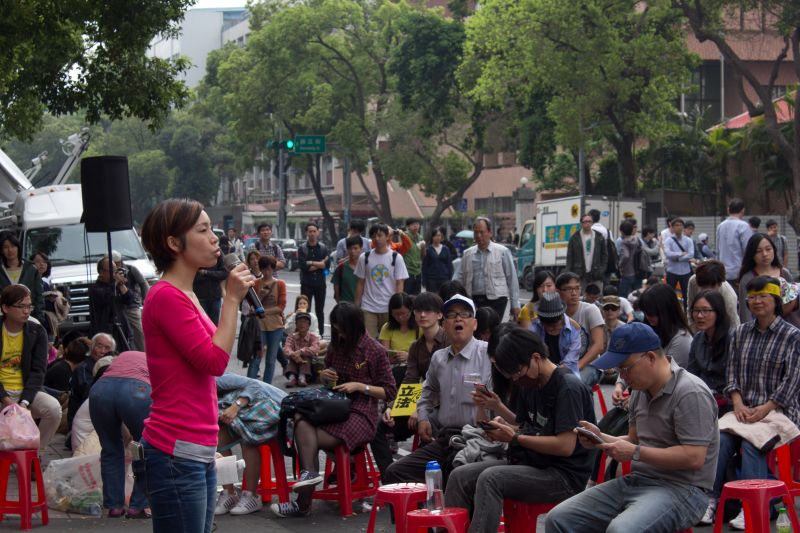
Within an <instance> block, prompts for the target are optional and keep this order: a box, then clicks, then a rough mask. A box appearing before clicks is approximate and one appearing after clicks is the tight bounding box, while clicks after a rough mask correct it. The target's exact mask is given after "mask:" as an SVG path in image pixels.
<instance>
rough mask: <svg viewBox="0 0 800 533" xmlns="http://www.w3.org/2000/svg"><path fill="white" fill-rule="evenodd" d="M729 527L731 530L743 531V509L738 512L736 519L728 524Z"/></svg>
mask: <svg viewBox="0 0 800 533" xmlns="http://www.w3.org/2000/svg"><path fill="white" fill-rule="evenodd" d="M728 524H729V525H730V526H731V529H738V530H739V531H744V530H745V527H744V509H742V510H741V511H739V514H737V515H736V518H734V519H733V520H731V521H730V522H728Z"/></svg>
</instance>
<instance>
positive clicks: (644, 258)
mask: <svg viewBox="0 0 800 533" xmlns="http://www.w3.org/2000/svg"><path fill="white" fill-rule="evenodd" d="M633 270H634V276H636V279H647V278H648V276H650V273H652V272H653V266H652V261H651V258H650V254H648V253H647V250H645V249H644V246H642V243H641V241H639V242H637V243H636V251H634V253H633Z"/></svg>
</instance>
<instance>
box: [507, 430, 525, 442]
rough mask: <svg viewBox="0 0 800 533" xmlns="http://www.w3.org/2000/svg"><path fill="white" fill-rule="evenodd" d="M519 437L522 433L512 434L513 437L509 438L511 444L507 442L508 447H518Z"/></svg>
mask: <svg viewBox="0 0 800 533" xmlns="http://www.w3.org/2000/svg"><path fill="white" fill-rule="evenodd" d="M520 435H522V433H521V432H520V431H515V432H514V436H513V437H511V442H509V443H508V444H509V445H510V446H519V436H520Z"/></svg>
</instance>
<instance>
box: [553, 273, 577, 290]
mask: <svg viewBox="0 0 800 533" xmlns="http://www.w3.org/2000/svg"><path fill="white" fill-rule="evenodd" d="M573 279H574V280H576V281H580V280H581V277H580V276H579V275H577V274H576V273H575V272H562V273H561V274H559V275H558V277H557V278H556V289H559V290H560V289H561V287H563V286H564V285H566V284H567V283H569V282H570V281H572V280H573Z"/></svg>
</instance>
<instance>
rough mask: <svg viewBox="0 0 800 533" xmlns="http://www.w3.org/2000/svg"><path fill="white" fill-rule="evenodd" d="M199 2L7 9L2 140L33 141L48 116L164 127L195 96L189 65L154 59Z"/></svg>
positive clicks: (104, 1)
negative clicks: (164, 38) (158, 42)
mask: <svg viewBox="0 0 800 533" xmlns="http://www.w3.org/2000/svg"><path fill="white" fill-rule="evenodd" d="M192 3H193V0H139V1H137V2H129V1H126V0H111V1H109V0H80V1H79V0H63V1H60V2H50V1H45V0H28V1H25V2H3V4H2V7H0V139H5V138H9V137H20V138H24V139H30V138H31V136H32V135H33V134H34V133H35V132H36V131H37V130H38V129H39V128H40V127H41V126H42V120H43V115H44V112H45V111H49V112H50V113H52V114H54V115H63V114H69V113H76V112H79V111H82V112H85V113H86V120H87V121H88V122H89V123H96V122H98V121H99V120H100V119H101V116H102V115H103V114H107V115H108V116H109V117H111V118H112V119H118V118H121V117H124V116H135V117H139V118H141V119H145V120H149V121H151V123H152V125H153V127H156V126H158V125H159V124H160V123H162V121H163V120H164V118H165V117H166V116H167V114H168V113H169V110H170V108H171V107H173V106H175V105H180V104H182V103H183V101H184V100H185V99H186V97H187V95H188V91H187V89H186V87H185V86H184V84H183V82H181V81H179V80H178V78H177V75H178V74H180V73H181V72H183V71H184V70H185V69H186V68H187V66H188V61H187V60H186V59H184V58H179V59H175V60H162V59H158V58H153V57H147V56H146V51H147V48H148V46H149V43H150V41H151V40H152V39H153V37H155V36H156V35H158V34H166V35H169V34H172V33H174V32H175V30H176V24H177V22H179V21H180V20H181V19H182V18H183V13H184V11H185V10H186V8H187V7H189V6H190V5H191V4H192Z"/></svg>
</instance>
